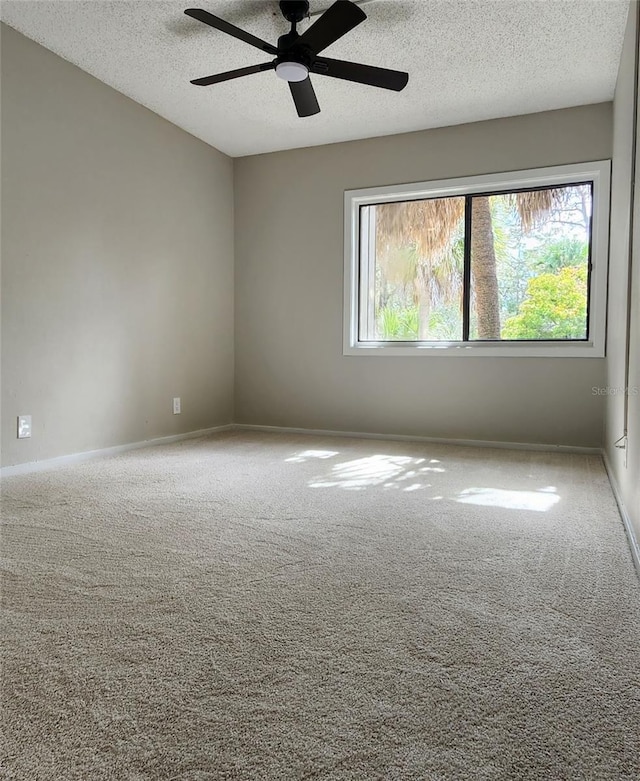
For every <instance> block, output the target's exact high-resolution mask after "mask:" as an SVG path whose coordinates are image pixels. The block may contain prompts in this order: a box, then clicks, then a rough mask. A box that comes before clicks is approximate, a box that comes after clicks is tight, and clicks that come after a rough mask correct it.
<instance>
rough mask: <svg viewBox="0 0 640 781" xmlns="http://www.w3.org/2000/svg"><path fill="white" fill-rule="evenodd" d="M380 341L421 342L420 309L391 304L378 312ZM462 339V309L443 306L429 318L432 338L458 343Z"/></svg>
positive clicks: (436, 309) (437, 308)
mask: <svg viewBox="0 0 640 781" xmlns="http://www.w3.org/2000/svg"><path fill="white" fill-rule="evenodd" d="M376 322H377V329H376V330H377V334H378V338H380V339H383V340H385V341H389V342H413V341H416V340H417V339H419V338H420V337H419V333H420V330H419V322H420V317H419V310H418V307H417V306H414V305H410V306H404V307H398V306H393V305H388V306H384V307H381V308H380V309H379V310H378V316H377V321H376ZM461 338H462V315H461V313H460V307H457V306H447V305H441V306H439V307H436V308H435V309H434V310H433V311H432V312H431V314H430V316H429V339H433V340H435V341H440V340H444V341H456V340H458V339H461Z"/></svg>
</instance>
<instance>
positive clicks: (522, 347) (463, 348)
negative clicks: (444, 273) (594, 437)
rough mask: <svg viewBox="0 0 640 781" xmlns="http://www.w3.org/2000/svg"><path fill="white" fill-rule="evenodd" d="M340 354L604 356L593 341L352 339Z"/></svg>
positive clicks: (518, 356) (383, 355)
mask: <svg viewBox="0 0 640 781" xmlns="http://www.w3.org/2000/svg"><path fill="white" fill-rule="evenodd" d="M343 355H360V356H365V355H366V356H369V357H372V356H378V357H397V356H405V357H416V356H418V355H419V356H420V357H423V358H424V357H426V356H429V357H434V358H435V357H441V358H454V357H467V358H472V357H473V358H489V357H491V358H604V357H605V352H604V345H597V344H594V343H593V342H568V343H567V342H563V343H560V344H559V343H558V342H523V343H521V344H514V343H513V342H507V343H505V342H494V343H491V342H419V343H415V344H408V343H406V342H404V343H394V342H355V343H352V344H345V345H344V349H343Z"/></svg>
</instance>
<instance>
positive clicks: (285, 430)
mask: <svg viewBox="0 0 640 781" xmlns="http://www.w3.org/2000/svg"><path fill="white" fill-rule="evenodd" d="M234 429H236V430H237V431H265V432H270V433H273V434H305V435H307V434H308V435H310V436H316V437H318V436H321V437H349V438H350V439H384V440H390V441H397V442H429V443H432V444H437V445H462V446H465V447H495V448H500V449H504V450H539V451H542V452H545V453H586V454H589V455H596V456H599V455H600V453H601V452H602V451H601V449H600V448H599V447H577V446H574V445H544V444H537V443H529V442H494V441H493V440H484V439H444V438H442V437H419V436H413V435H411V434H371V433H366V432H362V431H330V430H328V429H311V428H291V427H289V426H258V425H254V424H252V423H236V424H235V425H234Z"/></svg>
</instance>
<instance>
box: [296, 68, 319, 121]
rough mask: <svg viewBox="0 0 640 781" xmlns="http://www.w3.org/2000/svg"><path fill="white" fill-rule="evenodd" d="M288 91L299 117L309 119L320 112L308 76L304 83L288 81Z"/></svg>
mask: <svg viewBox="0 0 640 781" xmlns="http://www.w3.org/2000/svg"><path fill="white" fill-rule="evenodd" d="M289 89H290V90H291V97H292V98H293V102H294V103H295V104H296V111H297V112H298V116H299V117H310V116H313V114H318V113H319V112H320V106H319V105H318V99H317V98H316V93H315V90H314V89H313V85H312V84H311V79H310V78H309V77H308V76H307V78H306V79H305V80H304V81H290V82H289Z"/></svg>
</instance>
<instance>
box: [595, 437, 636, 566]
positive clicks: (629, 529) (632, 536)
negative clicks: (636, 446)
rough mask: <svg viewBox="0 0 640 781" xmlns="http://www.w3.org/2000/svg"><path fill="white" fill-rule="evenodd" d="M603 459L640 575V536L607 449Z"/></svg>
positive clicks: (603, 452)
mask: <svg viewBox="0 0 640 781" xmlns="http://www.w3.org/2000/svg"><path fill="white" fill-rule="evenodd" d="M602 460H603V461H604V468H605V469H606V470H607V475H608V477H609V483H611V490H612V491H613V495H614V496H615V498H616V502H617V504H618V510H619V511H620V517H621V518H622V525H623V526H624V530H625V532H626V533H627V540H628V542H629V548H631V557H632V558H633V563H634V564H635V565H636V570H637V572H638V576H639V577H640V545H639V544H638V538H637V537H636V533H635V531H634V528H633V524H632V523H631V517H630V515H629V512H628V510H627V507H626V505H625V503H624V500H623V499H622V493H621V491H620V486H619V485H618V481H617V480H616V478H615V475H614V473H613V467H612V466H611V462H610V461H609V459H608V457H607V453H606V451H605V450H603V451H602Z"/></svg>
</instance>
